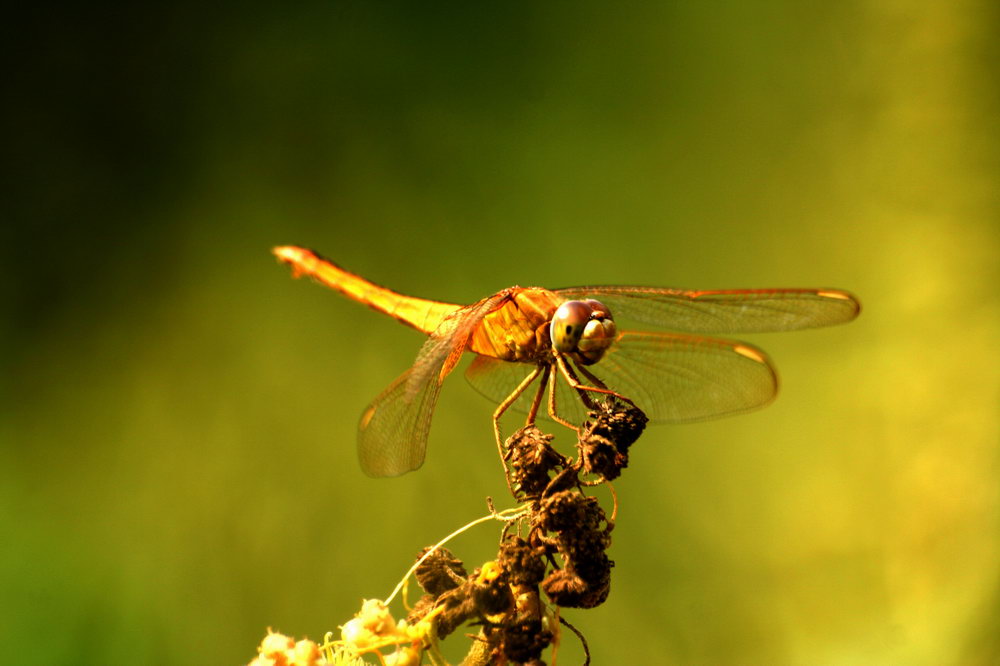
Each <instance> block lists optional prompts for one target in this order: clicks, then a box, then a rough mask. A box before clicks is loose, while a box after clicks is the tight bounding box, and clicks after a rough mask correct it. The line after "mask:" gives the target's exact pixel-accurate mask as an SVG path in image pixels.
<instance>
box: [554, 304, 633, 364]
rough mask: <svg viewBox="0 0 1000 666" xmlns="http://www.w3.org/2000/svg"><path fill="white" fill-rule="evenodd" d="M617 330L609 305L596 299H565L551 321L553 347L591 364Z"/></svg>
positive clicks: (600, 355) (595, 361)
mask: <svg viewBox="0 0 1000 666" xmlns="http://www.w3.org/2000/svg"><path fill="white" fill-rule="evenodd" d="M617 333H618V329H617V327H616V326H615V322H614V319H612V318H611V311H610V310H609V309H608V308H607V306H606V305H604V304H603V303H601V302H599V301H595V300H593V299H587V300H584V301H566V302H565V303H563V304H562V305H560V306H559V307H558V308H557V309H556V313H555V314H554V315H552V322H551V323H550V324H549V336H550V337H551V338H552V347H553V348H554V349H555V350H556V351H558V352H561V353H563V354H572V355H573V356H574V358H576V359H577V360H578V361H579V362H580V363H582V364H584V365H591V364H592V363H597V362H598V361H600V360H601V358H602V357H603V356H604V352H606V351H607V350H608V348H609V347H610V346H611V343H612V342H614V341H615V335H616V334H617Z"/></svg>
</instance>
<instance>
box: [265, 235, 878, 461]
mask: <svg viewBox="0 0 1000 666" xmlns="http://www.w3.org/2000/svg"><path fill="white" fill-rule="evenodd" d="M273 252H274V254H275V256H277V258H278V259H279V260H280V261H282V262H284V263H286V264H289V265H290V266H291V267H292V274H293V277H302V276H308V277H310V278H313V279H314V280H315V281H317V282H319V283H320V284H322V285H325V286H327V287H329V288H331V289H334V290H336V291H339V292H340V293H342V294H344V295H345V296H347V297H348V298H351V299H353V300H355V301H358V302H359V303H363V304H365V305H367V306H369V307H370V308H373V309H375V310H377V311H379V312H383V313H385V314H387V315H389V316H391V317H393V318H395V319H397V320H398V321H400V322H402V323H404V324H406V325H408V326H411V327H412V328H415V329H416V330H418V331H420V332H421V333H423V334H425V335H427V336H428V337H427V339H426V341H425V342H424V344H423V346H422V347H421V348H420V351H419V353H418V354H417V358H416V361H415V362H414V364H413V365H412V366H411V367H410V368H409V369H407V370H406V371H405V372H403V374H401V375H400V376H399V377H398V378H397V379H396V380H395V381H393V382H392V384H390V385H389V387H388V388H386V389H385V390H384V391H383V392H382V393H381V394H380V395H379V396H378V397H376V398H375V400H374V401H372V403H371V404H370V405H368V407H367V408H366V409H365V410H364V412H363V413H362V415H361V419H360V422H359V425H358V457H359V460H360V463H361V467H362V469H363V470H364V472H365V473H366V474H368V475H369V476H374V477H386V476H399V475H401V474H404V473H406V472H410V471H413V470H415V469H417V468H419V467H420V466H421V465H422V464H423V462H424V457H425V454H426V449H427V440H428V434H429V432H430V426H431V417H432V415H433V412H434V407H435V405H436V403H437V399H438V395H439V393H440V390H441V385H442V383H443V382H444V380H445V378H446V377H447V376H448V375H449V374H450V373H451V372H452V370H454V369H455V366H456V365H457V363H458V361H459V360H460V358H461V357H462V355H463V354H464V353H466V352H471V353H472V354H474V356H475V358H474V360H473V362H472V363H471V365H470V366H469V367H468V369H467V371H466V378H467V379H468V381H469V383H470V384H472V386H473V387H474V388H476V389H477V390H478V391H479V392H480V393H482V394H483V395H485V396H487V397H488V398H490V399H491V400H493V401H495V402H497V403H498V406H497V408H496V411H495V412H494V414H493V429H494V434H495V436H496V440H497V447H498V449H499V450H500V452H501V458H503V444H502V442H501V430H500V419H501V417H502V416H503V414H504V413H506V411H507V410H508V409H510V408H512V407H514V408H516V409H520V410H522V411H526V412H527V413H528V419H527V424H529V425H530V424H532V423H534V420H535V418H536V417H537V416H538V412H539V410H540V407H541V403H542V400H543V398H544V394H545V392H546V391H547V392H548V408H547V412H548V413H547V416H548V417H550V418H551V419H553V420H555V421H557V422H559V423H562V424H563V425H566V426H568V427H570V428H577V429H579V428H578V426H577V425H576V424H580V423H582V420H583V419H585V418H586V415H587V412H588V409H591V408H593V405H594V400H595V399H598V398H599V397H600V396H602V395H604V396H607V397H611V398H620V399H623V400H625V401H626V402H629V403H631V404H632V405H635V406H637V407H638V408H639V409H641V410H642V411H643V412H644V413H645V414H646V416H647V417H648V418H649V420H650V422H652V423H683V422H689V421H699V420H705V419H712V418H716V417H721V416H726V415H732V414H739V413H742V412H747V411H750V410H753V409H757V408H760V407H763V406H764V405H766V404H768V403H769V402H771V401H772V400H773V399H774V397H775V396H776V395H777V391H778V378H777V373H776V371H775V369H774V365H773V364H772V362H771V361H770V359H769V358H768V356H767V355H766V354H765V353H764V352H763V351H762V350H760V349H758V348H757V347H755V346H753V345H750V344H748V343H746V342H741V341H737V340H730V339H725V338H719V337H710V336H711V335H715V334H722V335H732V334H742V333H765V332H776V331H794V330H800V329H807V328H815V327H821V326H830V325H834V324H842V323H846V322H849V321H851V320H852V319H854V318H855V317H857V315H858V314H859V313H860V311H861V305H860V303H859V302H858V300H857V299H856V298H855V297H854V296H853V295H852V294H850V293H848V292H846V291H843V290H840V289H726V290H690V289H671V288H660V287H637V286H584V287H568V288H563V289H545V288H542V287H519V286H514V287H508V288H506V289H503V290H501V291H499V292H497V293H495V294H493V295H491V296H487V297H486V298H483V299H482V300H479V301H477V302H475V303H473V304H471V305H458V304H453V303H444V302H440V301H433V300H427V299H423V298H417V297H413V296H406V295H403V294H400V293H397V292H395V291H392V290H390V289H387V288H385V287H382V286H379V285H377V284H374V283H373V282H370V281H368V280H366V279H364V278H362V277H360V276H358V275H355V274H353V273H350V272H348V271H346V270H344V269H343V268H341V267H340V266H338V265H336V264H335V263H333V262H332V261H330V260H329V259H326V258H324V257H322V256H320V255H319V254H317V253H316V252H314V251H312V250H309V249H306V248H302V247H297V246H290V245H288V246H279V247H275V248H274V249H273ZM612 313H614V314H612ZM615 317H620V318H622V319H627V320H632V321H635V322H637V323H639V324H644V325H651V326H654V327H657V328H663V329H668V330H666V331H660V330H654V331H647V330H619V329H618V325H617V323H616V319H615ZM706 334H708V335H706ZM536 381H538V386H537V387H536V389H535V390H534V391H533V392H530V391H528V389H529V388H530V387H531V385H532V384H533V383H534V382H536ZM505 467H506V466H505Z"/></svg>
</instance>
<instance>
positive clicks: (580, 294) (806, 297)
mask: <svg viewBox="0 0 1000 666" xmlns="http://www.w3.org/2000/svg"><path fill="white" fill-rule="evenodd" d="M555 293H557V294H559V295H561V296H564V297H566V298H567V299H584V298H594V299H597V300H599V301H601V302H602V303H604V304H605V305H607V306H608V308H609V309H610V310H611V314H612V315H613V316H614V317H616V318H619V317H621V318H626V319H633V320H635V321H639V322H643V323H646V324H652V325H654V326H660V327H663V328H667V329H671V330H675V331H687V332H692V333H724V334H725V333H765V332H773V331H793V330H798V329H803V328H816V327H819V326H831V325H833V324H842V323H845V322H848V321H851V320H852V319H854V318H855V317H856V316H858V313H859V312H860V310H861V304H860V303H858V301H857V299H856V298H855V297H854V296H852V295H851V294H849V293H847V292H846V291H841V290H838V289H731V290H718V291H694V290H685V289H664V288H657V287H625V286H594V287H570V288H567V289H556V290H555Z"/></svg>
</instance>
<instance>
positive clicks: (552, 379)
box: [549, 373, 580, 432]
mask: <svg viewBox="0 0 1000 666" xmlns="http://www.w3.org/2000/svg"><path fill="white" fill-rule="evenodd" d="M556 381H557V380H556V375H555V373H552V374H551V375H549V416H550V417H552V420H553V421H555V422H556V423H559V424H561V425H564V426H566V427H567V428H569V429H570V430H575V431H577V432H580V428H579V427H578V426H576V425H573V424H572V423H570V422H569V421H567V420H566V419H564V418H563V417H561V416H559V413H558V412H557V411H556Z"/></svg>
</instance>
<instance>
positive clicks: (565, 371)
mask: <svg viewBox="0 0 1000 666" xmlns="http://www.w3.org/2000/svg"><path fill="white" fill-rule="evenodd" d="M555 357H556V365H557V366H558V367H559V372H560V373H561V374H562V376H563V377H565V378H566V381H567V382H568V383H569V385H570V387H571V388H574V389H576V390H577V392H579V393H580V398H581V399H582V400H583V402H584V404H585V405H587V406H588V407H590V406H593V403H592V402H591V401H590V400H588V399H587V398H586V397H585V395H584V392H585V391H589V392H591V393H598V394H601V395H610V396H611V397H613V398H618V399H619V400H622V401H624V402H627V403H628V404H630V405H632V406H633V407H635V406H636V405H635V403H634V402H632V400H630V399H629V398H626V397H625V396H623V395H622V394H621V393H618V392H617V391H612V390H611V389H609V388H608V387H607V386H605V385H604V382H602V381H601V380H600V379H598V378H597V377H595V376H594V374H593V373H591V372H590V371H588V370H585V369H584V368H583V366H580V365H578V366H577V369H578V370H579V371H580V372H581V373H582V374H583V375H584V376H585V377H586V378H587V379H589V380H590V381H592V382H594V383H595V384H599V386H587V385H586V384H583V383H581V382H580V380H579V379H578V378H577V376H576V374H575V373H574V372H573V370H572V369H571V368H570V367H569V364H567V363H566V358H565V356H563V355H562V354H560V353H558V352H556V354H555Z"/></svg>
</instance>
